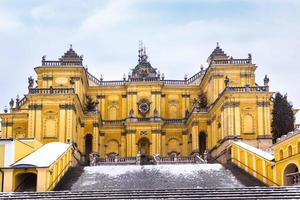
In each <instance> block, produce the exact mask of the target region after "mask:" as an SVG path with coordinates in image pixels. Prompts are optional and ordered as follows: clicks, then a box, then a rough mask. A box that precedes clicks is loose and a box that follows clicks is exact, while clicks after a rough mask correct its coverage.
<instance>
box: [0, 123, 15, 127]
mask: <svg viewBox="0 0 300 200" xmlns="http://www.w3.org/2000/svg"><path fill="white" fill-rule="evenodd" d="M13 124H14V123H13V122H1V126H2V127H8V126H13Z"/></svg>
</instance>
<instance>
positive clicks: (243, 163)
mask: <svg viewBox="0 0 300 200" xmlns="http://www.w3.org/2000/svg"><path fill="white" fill-rule="evenodd" d="M231 159H232V160H235V161H237V162H238V163H240V164H241V165H243V166H245V167H247V168H248V169H250V170H251V171H252V172H255V173H256V174H258V175H259V176H261V177H263V178H265V179H266V180H268V181H270V182H271V183H273V184H275V185H276V186H280V185H279V184H277V183H275V182H274V181H272V180H271V179H269V178H268V177H265V176H264V175H262V174H260V173H259V172H257V171H255V170H254V169H252V168H251V167H249V166H247V165H245V164H244V163H242V162H241V161H239V160H238V159H236V158H233V157H231Z"/></svg>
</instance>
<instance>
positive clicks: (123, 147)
mask: <svg viewBox="0 0 300 200" xmlns="http://www.w3.org/2000/svg"><path fill="white" fill-rule="evenodd" d="M120 155H121V157H125V156H126V132H125V131H122V132H121V153H120Z"/></svg>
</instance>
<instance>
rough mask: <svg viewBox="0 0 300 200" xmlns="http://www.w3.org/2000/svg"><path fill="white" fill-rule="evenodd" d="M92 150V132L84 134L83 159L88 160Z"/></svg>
mask: <svg viewBox="0 0 300 200" xmlns="http://www.w3.org/2000/svg"><path fill="white" fill-rule="evenodd" d="M92 150H93V136H92V134H86V136H85V159H86V160H87V161H89V155H90V153H92Z"/></svg>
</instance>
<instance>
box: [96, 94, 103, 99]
mask: <svg viewBox="0 0 300 200" xmlns="http://www.w3.org/2000/svg"><path fill="white" fill-rule="evenodd" d="M97 99H105V95H103V94H100V95H97Z"/></svg>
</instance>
